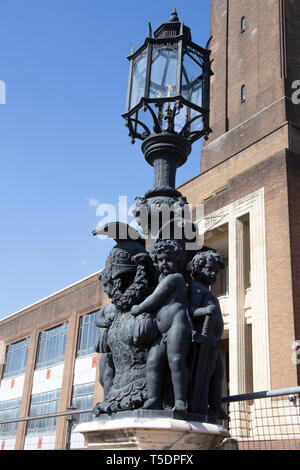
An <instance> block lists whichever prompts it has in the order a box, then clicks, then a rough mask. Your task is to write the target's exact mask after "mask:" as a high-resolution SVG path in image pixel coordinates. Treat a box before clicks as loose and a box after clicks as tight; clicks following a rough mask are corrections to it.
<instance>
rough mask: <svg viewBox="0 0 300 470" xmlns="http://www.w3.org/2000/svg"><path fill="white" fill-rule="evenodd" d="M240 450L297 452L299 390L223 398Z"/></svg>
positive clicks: (231, 430) (299, 418)
mask: <svg viewBox="0 0 300 470" xmlns="http://www.w3.org/2000/svg"><path fill="white" fill-rule="evenodd" d="M224 402H225V403H227V406H228V412H229V417H230V420H229V423H228V426H229V431H230V435H231V439H232V440H234V441H235V442H236V444H237V448H238V449H240V450H300V387H295V388H289V389H281V390H272V391H265V392H258V393H252V394H247V395H236V396H231V397H226V398H224Z"/></svg>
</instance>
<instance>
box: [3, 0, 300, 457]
mask: <svg viewBox="0 0 300 470" xmlns="http://www.w3.org/2000/svg"><path fill="white" fill-rule="evenodd" d="M299 26H300V5H299V2H296V1H294V0H252V1H251V2H249V1H248V0H214V1H213V2H212V10H211V35H212V36H213V38H212V41H211V44H210V47H211V49H212V57H213V59H214V62H213V71H214V76H213V77H212V85H211V127H212V129H213V133H212V134H211V135H210V138H209V140H208V142H206V143H205V145H204V148H203V150H202V155H201V172H200V174H199V175H197V176H195V177H194V178H193V179H191V180H189V181H187V182H186V183H185V184H183V185H182V186H181V187H180V188H179V189H180V191H181V192H182V193H183V194H184V195H185V196H186V197H187V199H188V202H189V203H190V204H193V205H195V204H197V203H204V207H205V220H206V229H205V243H206V244H208V245H210V246H212V247H215V248H216V249H217V250H218V251H219V252H220V253H221V254H222V255H223V256H224V258H225V259H226V261H227V269H226V271H224V272H223V273H222V276H220V278H219V280H218V284H217V285H216V286H215V289H216V293H217V295H218V297H219V299H220V303H221V306H222V312H223V315H224V321H225V332H224V338H223V339H224V341H223V354H224V358H225V363H226V376H225V380H224V394H227V393H230V394H231V395H234V394H239V393H246V392H252V391H260V390H267V389H275V388H282V387H291V386H296V385H299V379H300V367H299V365H298V366H297V365H296V363H295V361H293V360H292V354H293V344H294V342H295V341H296V340H297V339H300V313H299V310H300V278H299V272H300V244H299V241H298V239H299V233H300V226H299V224H300V222H299V218H298V214H299V209H300V202H299V200H300V198H299V191H300V189H299V185H300V163H299V162H300V160H299V154H300V108H299V106H297V105H296V104H294V103H293V101H292V94H293V92H294V91H295V90H294V88H293V84H294V82H295V81H296V80H298V79H299V80H300V59H299V54H298V51H299V50H300V34H299V31H300V29H299ZM107 301H108V300H107V298H106V297H105V294H104V293H103V290H102V288H101V285H100V283H99V281H98V279H97V274H94V275H92V276H90V277H89V278H87V279H84V280H82V281H79V282H78V283H76V284H74V285H72V286H70V287H67V288H66V289H64V290H62V291H60V292H58V293H56V294H54V295H52V296H50V297H48V298H47V299H44V300H41V301H40V302H38V303H36V304H34V305H32V306H30V307H28V308H26V309H24V310H22V311H20V312H17V313H16V314H14V315H11V316H10V317H8V318H5V319H3V320H1V321H0V339H2V340H4V341H5V344H6V345H7V349H6V351H7V352H6V365H5V367H2V380H1V383H0V419H4V418H5V417H7V416H9V417H13V416H15V417H16V416H21V417H24V416H28V415H30V414H34V413H35V414H41V413H46V412H49V411H56V410H60V411H63V410H65V409H66V407H68V406H69V405H70V404H72V403H73V404H74V403H75V404H77V406H79V407H80V406H83V403H85V406H92V404H93V401H94V402H95V401H99V399H100V398H101V393H102V390H101V387H100V386H99V384H98V381H97V380H96V378H97V373H98V372H97V371H98V367H97V361H98V360H99V358H98V357H97V355H95V353H94V351H93V341H94V335H95V326H94V324H93V319H94V316H95V312H97V310H98V309H99V308H100V306H101V305H103V304H104V303H105V302H107ZM54 342H55V347H54ZM53 348H54V349H53ZM53 350H55V351H56V353H55V354H54V353H53V352H51V351H53ZM245 419H246V420H251V410H248V411H247V418H245ZM2 426H3V425H2ZM43 426H44V427H43ZM246 427H247V426H246ZM66 429H67V428H66V421H65V419H64V418H58V419H57V423H56V422H54V423H52V424H51V423H50V424H49V423H48V424H47V425H46V424H45V423H44V424H43V423H41V424H40V427H39V428H36V427H34V425H32V426H31V428H30V426H28V427H27V430H26V425H25V423H19V424H18V426H16V425H10V427H9V426H8V427H7V428H5V429H4V428H2V430H1V432H2V434H0V445H1V447H2V448H14V447H15V448H17V449H21V448H23V447H24V446H25V448H44V446H45V445H46V446H48V447H47V448H49V447H50V448H54V446H55V447H56V448H63V447H64V445H65V441H66ZM80 445H84V444H83V443H81V444H80ZM26 446H27V447H26Z"/></svg>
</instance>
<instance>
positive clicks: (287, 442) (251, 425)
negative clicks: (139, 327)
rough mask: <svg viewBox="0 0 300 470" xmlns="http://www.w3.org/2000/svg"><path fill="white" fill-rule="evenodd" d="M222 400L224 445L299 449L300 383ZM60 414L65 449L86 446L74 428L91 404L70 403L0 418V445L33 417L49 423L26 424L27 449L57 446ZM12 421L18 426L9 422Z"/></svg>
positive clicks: (7, 445) (8, 444)
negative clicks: (226, 434)
mask: <svg viewBox="0 0 300 470" xmlns="http://www.w3.org/2000/svg"><path fill="white" fill-rule="evenodd" d="M223 403H224V408H227V413H228V415H229V420H228V421H222V424H223V426H225V427H227V428H228V429H229V431H230V436H231V437H230V439H229V440H228V441H227V443H226V442H225V443H224V446H221V448H223V449H226V448H230V449H236V450H288V449H290V450H296V449H297V450H300V387H292V388H285V389H280V390H268V391H263V392H256V393H248V394H243V395H235V396H228V397H224V398H223ZM59 417H65V418H66V421H67V439H66V445H65V449H66V450H72V449H84V448H86V447H87V443H86V442H85V441H84V438H83V436H82V435H81V434H78V433H75V432H74V428H75V427H76V425H77V424H79V423H81V422H83V421H89V420H92V419H93V415H92V408H86V409H80V410H79V409H76V408H72V407H70V408H68V409H67V410H66V411H63V412H57V413H49V414H44V415H39V416H28V417H25V418H12V419H6V420H0V449H1V450H5V449H11V450H12V449H14V448H15V443H16V429H17V425H18V423H20V422H25V423H27V424H28V423H30V422H32V421H34V420H41V423H44V424H45V423H46V425H44V424H43V425H41V426H31V427H29V426H27V429H26V435H25V440H24V447H23V448H24V450H34V449H36V450H38V449H42V450H45V449H46V450H51V449H55V441H56V425H57V420H54V418H59ZM47 420H48V423H49V426H47ZM11 423H15V426H14V427H12V426H10V425H11ZM12 430H15V431H14V434H13V432H12ZM226 444H227V446H226Z"/></svg>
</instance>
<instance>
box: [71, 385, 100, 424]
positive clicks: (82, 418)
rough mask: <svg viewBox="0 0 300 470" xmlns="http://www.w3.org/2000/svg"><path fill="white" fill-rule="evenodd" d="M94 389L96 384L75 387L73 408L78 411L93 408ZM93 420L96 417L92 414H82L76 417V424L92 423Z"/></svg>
mask: <svg viewBox="0 0 300 470" xmlns="http://www.w3.org/2000/svg"><path fill="white" fill-rule="evenodd" d="M94 387H95V383H94V382H90V383H87V384H79V385H74V386H73V391H72V406H74V407H75V408H77V409H78V410H83V409H85V408H93V400H94ZM93 419H94V415H93V414H92V413H81V414H79V415H76V424H78V423H83V422H87V421H92V420H93Z"/></svg>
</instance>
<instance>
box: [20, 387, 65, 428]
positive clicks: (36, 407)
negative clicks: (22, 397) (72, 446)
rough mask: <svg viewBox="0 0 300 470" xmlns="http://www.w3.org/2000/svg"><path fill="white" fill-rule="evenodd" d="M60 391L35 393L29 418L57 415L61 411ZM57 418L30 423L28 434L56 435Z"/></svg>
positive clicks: (32, 397) (34, 420)
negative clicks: (49, 414) (50, 414)
mask: <svg viewBox="0 0 300 470" xmlns="http://www.w3.org/2000/svg"><path fill="white" fill-rule="evenodd" d="M59 400H60V389H57V390H52V391H50V392H44V393H35V394H34V395H32V396H31V403H30V410H29V416H38V415H44V414H48V413H56V412H57V411H58V409H59ZM56 421H57V418H55V417H54V418H42V419H33V420H32V421H28V425H27V434H38V435H39V436H41V435H45V434H55V430H56Z"/></svg>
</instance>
